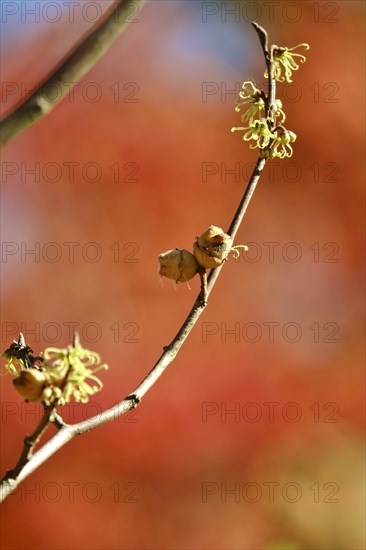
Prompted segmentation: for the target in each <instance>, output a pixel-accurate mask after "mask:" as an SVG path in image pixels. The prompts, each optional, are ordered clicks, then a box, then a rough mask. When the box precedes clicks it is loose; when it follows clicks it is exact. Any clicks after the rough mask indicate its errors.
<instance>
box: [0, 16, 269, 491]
mask: <svg viewBox="0 0 366 550" xmlns="http://www.w3.org/2000/svg"><path fill="white" fill-rule="evenodd" d="M254 26H255V29H256V31H257V33H258V35H259V37H260V41H261V44H262V48H263V50H264V54H265V57H266V59H267V58H268V63H267V67H268V69H269V71H268V75H272V74H273V67H272V65H273V61H272V58H271V56H272V54H271V53H268V49H266V48H267V33H266V31H265V30H264V29H262V28H261V27H259V25H257V24H255V25H254ZM270 81H271V78H270V77H269V79H268V82H269V90H268V94H269V95H268V97H270V98H271V100H270V102H268V104H267V108H266V116H268V113H269V111H270V110H271V109H272V108H273V102H274V100H275V97H274V86H273V83H272V84H271V83H270ZM267 160H268V156H267V157H266V158H261V156H259V158H258V160H257V162H256V165H255V168H254V170H253V173H252V175H251V177H250V180H249V183H248V185H247V188H246V190H245V192H244V195H243V197H242V199H241V201H240V203H239V206H238V209H237V211H236V213H235V215H234V218H233V220H232V222H231V225H230V227H229V230H228V234H229V235H230V236H231V237H232V239H233V240H234V238H235V235H236V233H237V231H238V229H239V226H240V224H241V222H242V220H243V217H244V214H245V212H246V209H247V207H248V204H249V202H250V200H251V198H252V196H253V193H254V190H255V188H256V185H257V183H258V181H259V178H260V176H261V174H262V172H263V169H264V166H265V164H266V162H267ZM221 269H222V266H220V267H218V268H216V269H212V270H211V271H210V273H209V275H208V278H207V290H206V291H205V294H206V297H208V296H209V294H210V293H211V291H212V289H213V287H214V285H215V283H216V280H217V277H218V276H219V274H220V272H221ZM201 282H202V290H201V292H200V293H199V294H198V296H197V298H196V300H195V302H194V304H193V307H192V309H191V311H190V312H189V314H188V316H187V318H186V320H185V321H184V323H183V325H182V326H181V328H180V329H179V331H178V333H177V334H176V336H175V337H174V339H173V340H172V341H171V342H170V343H169V344H168V345H167V346H165V347H164V351H163V353H162V355H161V356H160V358H159V359H158V361H157V362H156V364H155V365H154V367H153V368H152V369H151V371H150V372H149V373H148V375H147V376H146V377H145V378H144V379H143V380H142V382H141V383H140V384H139V385H138V386H137V388H136V389H135V390H134V391H133V392H132V393H131V394H130V395H128V396H127V397H126V398H125V399H123V400H122V401H121V402H120V403H118V404H116V405H114V406H113V407H111V408H110V409H107V410H106V411H104V412H103V413H101V414H99V415H97V416H95V417H92V418H89V419H88V420H85V421H83V422H79V423H78V424H73V425H69V424H64V423H63V422H62V419H60V417H59V420H60V421H59V422H58V423H55V422H54V424H55V426H56V428H57V429H58V433H56V435H55V436H54V437H52V438H51V439H50V440H49V441H48V442H47V443H45V444H44V445H43V447H41V448H40V449H39V451H37V452H36V453H35V454H34V455H32V457H31V458H30V459H29V460H28V461H26V462H24V465H23V468H21V469H20V471H19V475H18V476H17V477H16V478H13V477H11V476H9V474H11V472H10V473H9V474H7V475H6V476H5V478H4V479H3V480H2V482H1V487H0V489H1V494H0V500H3V499H4V498H6V497H7V495H8V494H10V493H12V492H13V491H14V489H15V488H16V487H17V486H18V485H19V483H21V482H22V481H23V480H24V479H25V478H26V477H28V476H29V475H30V474H31V473H32V472H34V471H35V470H36V469H37V468H38V467H39V466H40V465H41V464H43V463H44V462H45V461H46V460H47V459H48V458H50V456H52V455H53V454H54V453H55V452H56V451H58V449H60V448H61V447H63V445H65V444H66V443H67V442H68V441H70V440H71V439H73V438H74V437H75V436H76V435H80V434H83V433H85V432H88V431H90V430H92V429H94V428H97V427H99V426H101V425H103V424H106V423H107V422H110V421H111V420H114V419H115V418H117V417H119V416H121V415H123V414H125V413H127V412H128V411H129V410H130V409H132V408H134V407H136V406H138V405H139V403H140V402H141V399H142V397H143V396H144V395H145V394H146V393H147V392H148V391H149V389H150V388H151V387H152V386H153V385H154V384H155V382H156V381H157V380H158V379H159V377H160V376H161V375H162V374H163V372H164V371H165V369H166V368H167V367H168V366H169V365H170V363H171V362H172V361H173V360H174V359H175V357H176V356H177V354H178V352H179V350H180V348H181V346H182V344H183V343H184V341H185V340H186V338H187V336H188V335H189V333H190V332H191V330H192V328H193V327H194V325H195V324H196V322H197V320H198V319H199V317H200V316H201V314H202V312H203V311H204V309H205V307H206V305H207V302H205V301H204V300H203V299H202V297H203V288H204V281H203V279H201Z"/></svg>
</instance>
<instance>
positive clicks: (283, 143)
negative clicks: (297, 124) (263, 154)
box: [270, 126, 297, 159]
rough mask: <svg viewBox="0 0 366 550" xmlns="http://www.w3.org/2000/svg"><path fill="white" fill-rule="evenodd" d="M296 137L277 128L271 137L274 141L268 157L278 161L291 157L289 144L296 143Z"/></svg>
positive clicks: (288, 131)
mask: <svg viewBox="0 0 366 550" xmlns="http://www.w3.org/2000/svg"><path fill="white" fill-rule="evenodd" d="M296 137H297V136H296V134H295V133H294V132H291V130H286V128H284V127H283V126H278V127H277V128H276V130H275V133H274V136H273V139H274V141H273V143H272V146H271V152H270V157H271V158H275V157H278V158H280V159H283V158H285V157H292V153H293V149H292V147H291V145H290V144H291V143H293V142H294V141H296Z"/></svg>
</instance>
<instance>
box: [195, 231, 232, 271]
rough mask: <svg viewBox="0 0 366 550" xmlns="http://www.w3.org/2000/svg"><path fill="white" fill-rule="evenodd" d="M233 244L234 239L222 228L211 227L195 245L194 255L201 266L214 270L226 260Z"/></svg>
mask: <svg viewBox="0 0 366 550" xmlns="http://www.w3.org/2000/svg"><path fill="white" fill-rule="evenodd" d="M232 244H233V240H232V238H231V237H230V236H229V235H227V234H226V233H224V232H223V230H222V229H221V228H220V227H216V226H215V225H210V227H208V228H207V229H206V230H205V231H204V232H203V233H202V235H200V236H199V237H198V238H197V240H196V241H195V242H194V243H193V253H194V256H195V258H196V260H197V262H198V263H199V265H200V266H202V267H204V268H205V269H213V268H215V267H219V266H220V265H221V264H222V263H223V262H224V261H225V260H226V258H227V256H228V254H229V252H230V250H231V247H232Z"/></svg>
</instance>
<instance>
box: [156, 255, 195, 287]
mask: <svg viewBox="0 0 366 550" xmlns="http://www.w3.org/2000/svg"><path fill="white" fill-rule="evenodd" d="M197 271H198V265H197V262H196V260H195V257H194V256H193V254H191V253H190V252H188V250H184V249H183V250H180V249H179V248H176V249H175V250H168V251H167V252H164V253H163V254H160V256H159V274H160V275H161V276H162V277H167V278H168V279H173V280H174V281H176V282H177V283H178V282H179V283H185V282H187V281H189V280H190V279H192V277H194V276H195V275H196V273H197Z"/></svg>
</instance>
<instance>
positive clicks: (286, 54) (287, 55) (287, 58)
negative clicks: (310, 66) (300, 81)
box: [264, 43, 310, 83]
mask: <svg viewBox="0 0 366 550" xmlns="http://www.w3.org/2000/svg"><path fill="white" fill-rule="evenodd" d="M297 48H305V50H309V49H310V46H309V44H305V43H303V44H298V45H297V46H294V47H293V48H286V47H285V48H279V47H276V46H275V47H274V48H273V62H274V64H275V72H274V77H275V80H277V81H278V82H284V81H285V80H287V82H289V83H291V82H292V79H291V77H292V71H297V70H298V69H299V67H300V65H299V64H298V63H297V61H300V63H305V61H306V57H305V56H304V55H302V54H300V53H294V50H296V49H297ZM296 57H298V58H299V59H298V60H296V59H295V58H296ZM281 65H282V66H283V67H281ZM283 69H284V71H285V76H283V75H282V70H283ZM264 76H265V77H266V78H268V71H267V70H266V71H265V73H264Z"/></svg>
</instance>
